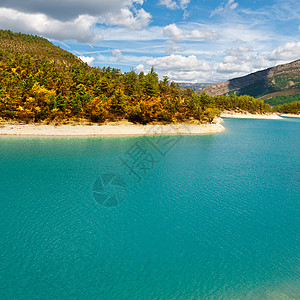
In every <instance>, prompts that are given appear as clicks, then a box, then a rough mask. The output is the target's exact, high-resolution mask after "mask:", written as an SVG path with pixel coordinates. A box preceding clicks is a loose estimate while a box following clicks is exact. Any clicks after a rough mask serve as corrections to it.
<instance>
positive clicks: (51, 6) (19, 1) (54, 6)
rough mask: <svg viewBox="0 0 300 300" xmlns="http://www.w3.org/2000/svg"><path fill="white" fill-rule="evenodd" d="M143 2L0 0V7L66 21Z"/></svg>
mask: <svg viewBox="0 0 300 300" xmlns="http://www.w3.org/2000/svg"><path fill="white" fill-rule="evenodd" d="M143 2H144V1H143V0H109V1H107V0H97V1H95V0H85V1H82V0H51V1H43V0H40V1H35V0H27V1H24V0H1V7H5V8H12V9H15V10H17V11H23V12H26V13H41V14H45V15H47V16H49V17H51V18H54V19H57V20H61V21H66V20H72V19H74V18H77V17H78V16H79V15H89V16H94V17H99V16H103V15H106V14H107V13H110V12H114V13H115V12H119V11H120V9H122V8H128V7H132V6H134V5H136V4H138V5H142V4H143Z"/></svg>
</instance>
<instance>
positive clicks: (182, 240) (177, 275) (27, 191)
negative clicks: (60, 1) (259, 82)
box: [0, 118, 300, 299]
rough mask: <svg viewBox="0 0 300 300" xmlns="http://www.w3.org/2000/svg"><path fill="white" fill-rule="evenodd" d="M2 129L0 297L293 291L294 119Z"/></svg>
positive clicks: (299, 129) (298, 152)
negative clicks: (190, 128) (163, 130)
mask: <svg viewBox="0 0 300 300" xmlns="http://www.w3.org/2000/svg"><path fill="white" fill-rule="evenodd" d="M223 125H224V126H225V127H226V131H225V132H223V133H218V134H211V135H203V136H155V137H149V136H148V137H126V138H50V137H47V138H46V137H45V138H38V137H26V138H25V137H8V136H6V137H5V136H3V137H0V199H1V212H0V213H1V221H2V225H1V248H0V250H1V252H0V255H1V279H0V283H1V291H0V295H1V299H296V298H297V299H299V297H300V259H299V251H300V248H299V236H300V221H299V220H300V219H299V207H300V206H299V199H300V121H299V119H290V118H286V119H284V120H246V119H245V120H243V119H226V120H225V122H224V124H223Z"/></svg>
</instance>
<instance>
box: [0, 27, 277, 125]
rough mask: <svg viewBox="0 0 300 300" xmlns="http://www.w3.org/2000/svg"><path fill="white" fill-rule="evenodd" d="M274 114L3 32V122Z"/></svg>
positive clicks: (256, 104) (249, 101)
mask: <svg viewBox="0 0 300 300" xmlns="http://www.w3.org/2000/svg"><path fill="white" fill-rule="evenodd" d="M223 109H227V110H228V109H232V110H246V111H251V112H253V113H264V112H267V111H270V110H271V108H270V106H269V105H267V104H265V103H264V102H263V101H262V100H256V99H254V98H253V97H249V96H240V97H239V96H236V95H232V96H228V97H227V96H219V97H214V98H213V97H211V96H209V95H207V94H206V93H203V94H201V95H199V94H197V93H195V92H194V91H193V90H192V89H183V88H181V87H180V86H179V85H178V84H176V83H174V82H170V81H169V80H168V78H167V77H164V79H163V80H159V78H158V75H157V74H156V73H155V71H154V70H153V68H152V69H151V71H150V72H149V73H148V74H144V73H143V72H140V73H139V74H137V73H135V72H134V71H131V72H127V73H124V74H123V73H121V72H120V70H118V69H112V68H110V67H107V68H101V69H100V68H92V67H89V66H88V65H87V64H86V63H83V62H82V61H81V60H80V59H78V58H77V57H76V56H74V55H73V54H71V53H69V52H67V51H65V50H62V49H60V48H59V47H56V46H54V45H53V44H52V43H50V42H49V41H48V40H46V39H44V38H41V37H38V36H31V35H25V34H21V33H13V32H11V31H4V30H1V31H0V119H1V118H2V119H3V120H6V121H11V120H13V121H16V122H26V123H30V122H46V123H49V122H54V123H56V124H60V123H66V122H76V123H78V122H82V121H84V122H97V123H103V122H106V121H118V120H128V121H131V122H134V123H141V124H147V123H155V122H159V123H172V122H175V123H182V122H212V121H213V119H214V117H215V116H217V115H219V113H220V110H223Z"/></svg>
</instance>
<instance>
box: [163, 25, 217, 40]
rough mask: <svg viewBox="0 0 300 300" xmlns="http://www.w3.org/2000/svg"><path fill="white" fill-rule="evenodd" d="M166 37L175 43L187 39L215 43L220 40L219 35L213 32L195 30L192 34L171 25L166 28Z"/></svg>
mask: <svg viewBox="0 0 300 300" xmlns="http://www.w3.org/2000/svg"><path fill="white" fill-rule="evenodd" d="M163 32H164V36H165V37H168V38H169V39H170V40H171V41H173V42H178V41H180V40H184V39H185V40H186V39H197V40H204V41H215V40H217V39H218V38H219V34H218V33H217V32H215V31H212V30H202V29H194V30H192V31H190V32H186V31H183V30H181V29H180V28H178V27H177V26H176V24H169V25H168V26H166V27H165V28H164V31H163Z"/></svg>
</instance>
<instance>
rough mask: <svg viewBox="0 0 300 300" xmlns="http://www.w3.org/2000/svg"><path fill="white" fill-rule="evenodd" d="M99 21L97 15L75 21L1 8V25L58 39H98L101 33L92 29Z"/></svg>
mask: <svg viewBox="0 0 300 300" xmlns="http://www.w3.org/2000/svg"><path fill="white" fill-rule="evenodd" d="M96 21H97V19H96V18H95V17H92V16H87V15H81V16H78V17H77V18H76V19H74V20H73V21H67V22H62V21H59V20H55V19H51V18H49V17H48V16H46V15H44V14H32V13H23V12H18V11H16V10H14V9H7V8H0V27H1V28H4V29H10V30H13V31H22V32H24V33H30V34H38V35H43V36H47V37H48V38H53V39H56V40H70V39H74V40H77V41H79V42H83V43H85V42H89V41H92V42H94V41H96V40H97V39H99V38H101V35H95V34H94V33H93V32H92V31H91V27H92V25H93V24H94V23H95V22H96Z"/></svg>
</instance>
